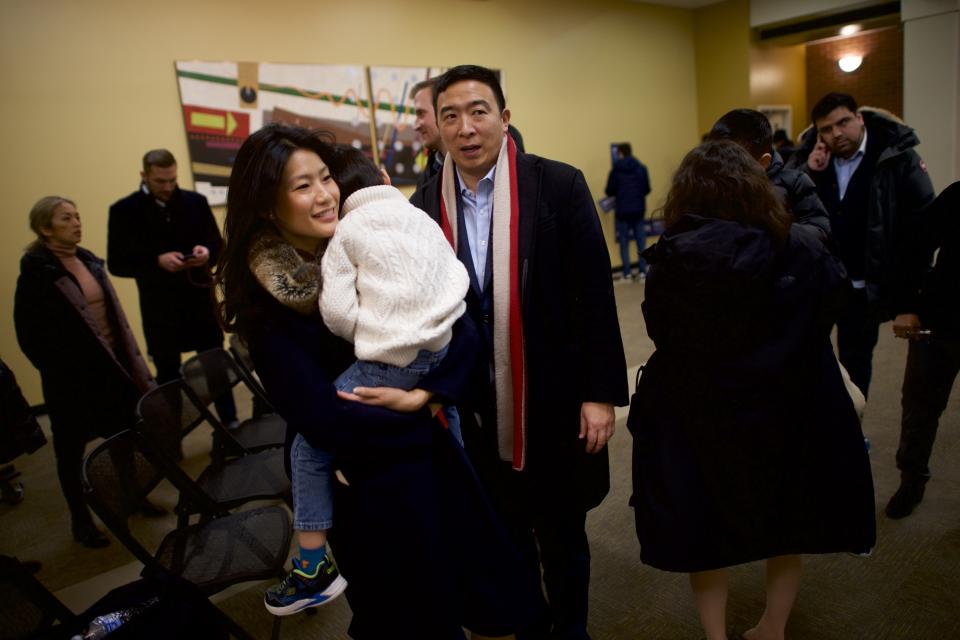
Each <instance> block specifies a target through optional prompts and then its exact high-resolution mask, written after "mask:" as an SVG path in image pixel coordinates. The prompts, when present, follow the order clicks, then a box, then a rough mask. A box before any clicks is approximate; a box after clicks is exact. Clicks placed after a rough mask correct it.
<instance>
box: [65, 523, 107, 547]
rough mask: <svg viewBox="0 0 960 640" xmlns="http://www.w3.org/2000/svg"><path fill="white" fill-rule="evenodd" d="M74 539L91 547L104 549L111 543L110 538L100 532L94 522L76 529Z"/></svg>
mask: <svg viewBox="0 0 960 640" xmlns="http://www.w3.org/2000/svg"><path fill="white" fill-rule="evenodd" d="M73 539H74V540H76V541H77V542H79V543H80V544H82V545H83V546H85V547H88V548H90V549H103V548H104V547H106V546H108V545H109V544H110V539H109V538H108V537H107V536H105V535H103V534H102V533H100V530H99V529H97V528H96V527H95V526H94V525H93V524H88V525H84V526H82V527H78V528H76V529H74V530H73Z"/></svg>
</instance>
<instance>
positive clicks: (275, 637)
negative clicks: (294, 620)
mask: <svg viewBox="0 0 960 640" xmlns="http://www.w3.org/2000/svg"><path fill="white" fill-rule="evenodd" d="M282 620H283V618H282V617H280V616H273V629H272V630H271V632H270V638H271V639H272V640H280V622H281V621H282Z"/></svg>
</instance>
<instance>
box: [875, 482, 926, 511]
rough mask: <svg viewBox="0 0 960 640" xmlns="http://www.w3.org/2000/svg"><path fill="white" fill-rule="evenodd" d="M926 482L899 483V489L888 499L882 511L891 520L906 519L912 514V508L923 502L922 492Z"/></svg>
mask: <svg viewBox="0 0 960 640" xmlns="http://www.w3.org/2000/svg"><path fill="white" fill-rule="evenodd" d="M926 484H927V483H926V482H916V481H913V482H911V481H901V482H900V488H899V489H897V492H896V493H895V494H893V497H892V498H890V502H888V503H887V508H886V509H885V510H884V511H885V512H886V514H887V517H888V518H890V519H891V520H899V519H900V518H906V517H907V516H908V515H910V514H911V513H913V510H914V508H915V507H916V506H917V505H918V504H920V501H921V500H923V490H924V487H926Z"/></svg>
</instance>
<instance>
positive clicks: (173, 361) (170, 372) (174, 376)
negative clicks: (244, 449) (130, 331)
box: [150, 343, 237, 426]
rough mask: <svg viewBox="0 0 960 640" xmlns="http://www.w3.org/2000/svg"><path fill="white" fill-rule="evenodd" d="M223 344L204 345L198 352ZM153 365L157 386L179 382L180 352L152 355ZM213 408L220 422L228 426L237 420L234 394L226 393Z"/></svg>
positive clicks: (214, 402) (215, 402)
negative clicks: (155, 371) (172, 381)
mask: <svg viewBox="0 0 960 640" xmlns="http://www.w3.org/2000/svg"><path fill="white" fill-rule="evenodd" d="M222 346H223V344H222V343H221V344H209V345H202V346H201V347H200V348H199V349H197V351H198V352H200V351H206V350H207V349H213V348H215V347H222ZM150 357H151V358H153V364H154V366H155V367H156V368H157V384H163V383H165V382H170V381H171V380H179V379H180V378H181V377H182V376H181V375H180V352H179V351H176V352H164V353H160V354H155V353H151V354H150ZM213 406H214V407H215V408H216V410H217V417H218V418H220V422H222V423H223V424H224V426H226V425H227V424H228V423H229V422H232V421H233V420H236V419H237V405H236V403H234V401H233V392H229V393H225V394H224V395H223V396H221V397H219V398H217V399H216V400H214V401H213Z"/></svg>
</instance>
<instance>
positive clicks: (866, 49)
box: [804, 26, 903, 120]
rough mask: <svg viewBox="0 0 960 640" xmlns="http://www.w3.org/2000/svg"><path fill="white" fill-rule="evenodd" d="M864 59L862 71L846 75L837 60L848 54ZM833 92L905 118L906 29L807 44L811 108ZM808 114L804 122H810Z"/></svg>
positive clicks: (809, 104) (882, 30) (877, 31)
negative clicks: (847, 94)
mask: <svg viewBox="0 0 960 640" xmlns="http://www.w3.org/2000/svg"><path fill="white" fill-rule="evenodd" d="M848 53H850V54H857V55H861V56H863V63H862V64H861V65H860V68H859V69H857V70H856V71H854V72H852V73H845V72H844V71H842V70H841V69H840V67H839V66H838V65H837V61H838V60H839V59H840V58H841V57H843V56H844V55H845V54H848ZM830 91H840V92H842V93H849V94H850V95H852V96H853V97H854V98H856V100H857V104H859V105H866V106H870V107H881V108H883V109H887V110H888V111H892V112H893V113H895V114H896V115H897V116H899V117H902V115H903V28H902V27H901V26H897V27H889V28H886V29H878V30H876V31H868V32H866V33H863V34H859V35H856V36H851V37H849V38H836V39H833V40H827V41H824V42H819V43H816V44H808V45H807V109H812V108H813V105H814V104H816V102H817V100H819V99H820V98H822V97H823V95H824V94H826V93H829V92H830ZM809 117H810V114H809V113H807V114H806V116H805V117H804V120H807V119H809Z"/></svg>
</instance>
